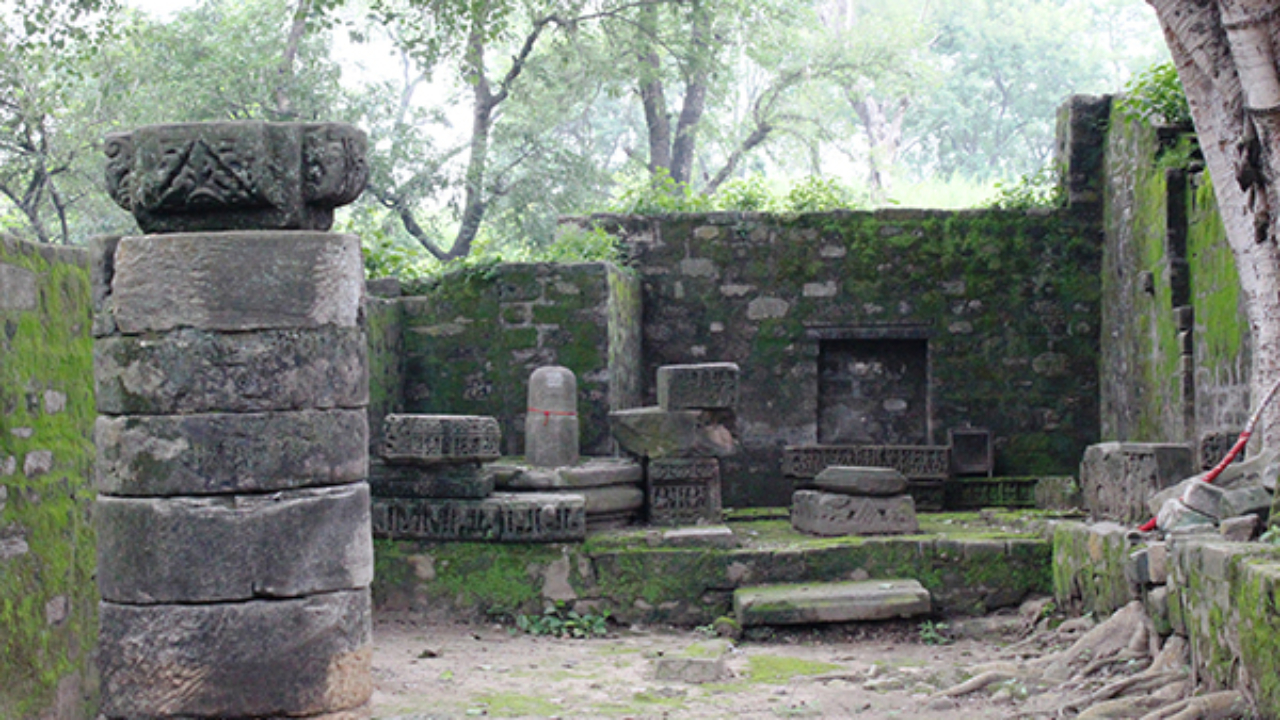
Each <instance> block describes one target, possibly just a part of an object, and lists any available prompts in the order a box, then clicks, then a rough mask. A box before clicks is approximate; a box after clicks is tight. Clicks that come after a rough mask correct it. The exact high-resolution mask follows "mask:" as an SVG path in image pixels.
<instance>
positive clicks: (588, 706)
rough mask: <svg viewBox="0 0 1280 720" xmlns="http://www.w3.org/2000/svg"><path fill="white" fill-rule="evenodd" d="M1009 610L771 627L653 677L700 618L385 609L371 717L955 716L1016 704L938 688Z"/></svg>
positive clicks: (693, 644)
mask: <svg viewBox="0 0 1280 720" xmlns="http://www.w3.org/2000/svg"><path fill="white" fill-rule="evenodd" d="M1017 624H1018V618H1017V617H1016V616H1006V617H995V618H985V619H975V620H968V621H964V622H963V623H958V624H956V625H955V626H953V627H952V628H949V629H948V630H947V632H950V633H952V634H960V635H968V636H970V637H960V638H958V639H956V640H954V641H953V642H950V643H947V644H927V643H926V640H936V639H937V638H936V636H935V635H933V633H932V632H931V626H927V625H921V623H919V622H916V621H912V622H906V621H903V622H891V623H880V624H875V625H870V626H868V625H861V626H854V625H849V626H826V627H823V628H802V629H795V630H775V631H771V632H770V633H769V634H767V635H764V636H754V637H749V638H748V639H746V640H744V641H742V642H740V643H738V644H736V647H734V648H733V650H731V651H730V653H729V655H728V657H727V665H728V668H729V670H730V672H731V675H730V676H729V677H727V678H725V679H724V680H722V681H719V682H713V683H702V684H695V683H687V682H680V681H662V680H657V679H655V666H656V664H657V659H658V658H660V657H664V656H670V655H678V654H682V653H687V652H689V650H690V648H693V650H694V653H695V654H696V652H697V650H698V649H699V648H702V647H705V646H707V645H708V644H712V645H714V641H713V640H710V639H709V638H708V636H707V634H706V633H703V632H699V631H697V630H688V629H672V628H656V627H654V628H647V627H632V628H627V627H621V628H615V629H614V630H613V632H612V633H611V634H610V636H609V637H607V638H602V639H589V640H571V639H555V638H547V637H534V636H531V635H528V634H525V633H522V632H514V631H513V630H511V629H510V628H508V627H505V626H502V625H494V624H487V625H467V624H452V623H448V622H429V621H424V620H422V619H420V618H415V617H411V616H386V615H384V616H381V617H379V618H378V622H377V625H376V627H375V633H376V635H375V656H374V676H375V681H376V684H377V690H376V693H375V695H374V713H373V714H374V717H375V718H381V719H383V720H393V719H394V720H436V719H444V718H468V717H508V718H514V717H520V718H566V719H567V718H636V719H639V718H693V719H699V720H700V719H709V718H735V719H747V718H790V717H821V718H845V717H849V718H865V719H868V720H870V719H879V718H897V719H911V718H964V719H965V720H986V719H988V718H990V719H995V718H1008V717H1011V716H1013V715H1014V714H1015V711H1014V709H1013V707H1012V704H1013V703H1014V702H1015V701H1016V699H1017V698H1016V697H1015V695H1016V693H1015V692H1008V691H996V692H994V693H976V694H973V695H967V696H964V697H959V698H947V697H939V696H938V695H937V693H938V692H939V691H940V690H942V689H945V688H948V687H952V686H954V685H956V684H957V683H959V682H962V681H963V680H965V679H967V678H969V677H970V676H972V675H973V674H974V673H973V672H972V670H971V669H972V668H973V667H974V666H978V665H981V664H983V663H987V662H989V661H992V660H994V659H996V658H997V657H999V655H1000V653H1001V648H1002V646H1004V645H1005V644H1007V642H1010V641H1012V640H1013V637H1012V633H1013V632H1014V631H1015V630H1016V628H1017Z"/></svg>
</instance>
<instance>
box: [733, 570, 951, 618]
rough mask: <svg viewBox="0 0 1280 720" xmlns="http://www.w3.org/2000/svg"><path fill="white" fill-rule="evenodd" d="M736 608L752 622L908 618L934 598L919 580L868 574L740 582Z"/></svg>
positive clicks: (929, 605)
mask: <svg viewBox="0 0 1280 720" xmlns="http://www.w3.org/2000/svg"><path fill="white" fill-rule="evenodd" d="M733 610H734V613H735V614H736V615H737V618H738V622H739V623H741V624H742V626H743V627H752V626H755V625H795V624H807V623H827V622H854V621H862V620H888V619H890V618H908V617H915V616H917V615H927V614H928V613H929V612H930V611H931V610H932V603H931V599H930V596H929V591H928V590H925V589H924V586H922V585H921V584H920V583H919V581H916V580H865V581H862V582H839V583H813V584H797V585H766V586H761V587H751V588H738V589H737V590H735V591H734V593H733Z"/></svg>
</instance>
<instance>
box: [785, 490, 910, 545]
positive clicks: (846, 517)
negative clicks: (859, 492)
mask: <svg viewBox="0 0 1280 720" xmlns="http://www.w3.org/2000/svg"><path fill="white" fill-rule="evenodd" d="M791 526H792V527H794V528H795V529H796V530H799V531H800V532H805V533H809V534H811V535H823V536H829V537H830V536H840V535H904V534H909V533H914V532H918V531H919V529H920V525H919V522H918V521H917V519H916V508H915V502H914V501H913V500H912V498H911V496H910V495H894V496H891V497H854V496H852V495H837V494H834V493H827V492H821V491H817V490H797V491H796V493H795V494H794V495H793V496H792V499H791Z"/></svg>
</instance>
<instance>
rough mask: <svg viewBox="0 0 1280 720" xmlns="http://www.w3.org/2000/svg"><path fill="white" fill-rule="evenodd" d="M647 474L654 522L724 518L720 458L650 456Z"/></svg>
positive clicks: (690, 523)
mask: <svg viewBox="0 0 1280 720" xmlns="http://www.w3.org/2000/svg"><path fill="white" fill-rule="evenodd" d="M647 477H648V482H647V488H648V495H649V522H650V523H651V524H653V525H693V524H697V523H719V522H721V521H722V519H723V517H722V516H723V507H722V504H721V492H720V461H719V460H717V459H715V458H667V459H663V460H650V461H649V465H648V468H647Z"/></svg>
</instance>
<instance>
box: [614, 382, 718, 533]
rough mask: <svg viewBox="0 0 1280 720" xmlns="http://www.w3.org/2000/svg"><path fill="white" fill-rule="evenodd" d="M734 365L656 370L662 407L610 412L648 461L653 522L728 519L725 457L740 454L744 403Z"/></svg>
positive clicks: (630, 445) (617, 432)
mask: <svg viewBox="0 0 1280 720" xmlns="http://www.w3.org/2000/svg"><path fill="white" fill-rule="evenodd" d="M738 376H739V370H738V366H737V365H736V364H734V363H703V364H697V365H666V366H663V367H660V368H658V373H657V379H658V406H657V407H647V408H638V409H635V410H620V411H615V412H613V413H610V414H609V417H610V419H611V420H612V421H613V431H614V437H615V438H616V439H617V440H618V444H619V445H621V446H622V447H623V448H624V449H626V450H627V451H628V452H631V453H633V454H635V455H638V456H640V457H643V458H645V459H646V467H645V475H646V479H645V487H646V499H647V503H648V507H649V522H650V523H652V524H654V525H689V524H703V523H718V522H720V521H721V516H722V502H721V495H722V493H721V482H720V460H719V458H721V457H725V456H728V455H732V454H733V453H734V452H736V451H737V442H736V441H735V439H734V437H733V431H732V428H733V426H734V412H733V409H734V406H735V405H736V403H737V399H738Z"/></svg>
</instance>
